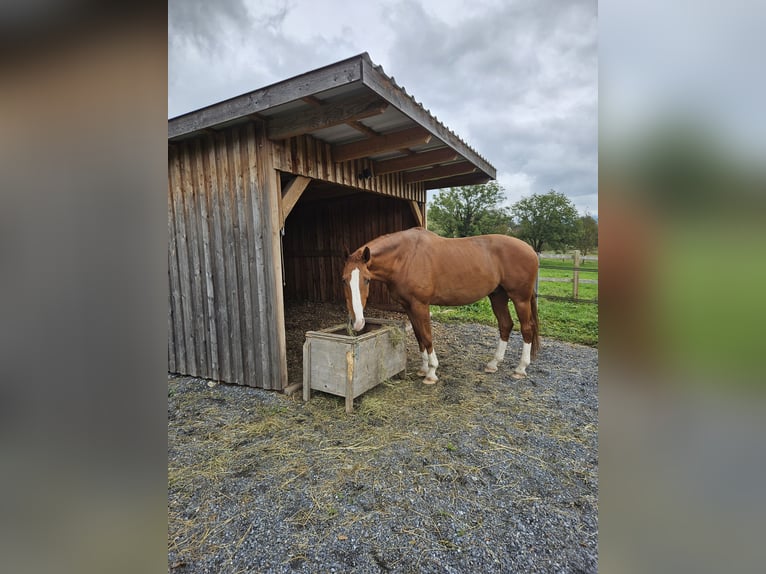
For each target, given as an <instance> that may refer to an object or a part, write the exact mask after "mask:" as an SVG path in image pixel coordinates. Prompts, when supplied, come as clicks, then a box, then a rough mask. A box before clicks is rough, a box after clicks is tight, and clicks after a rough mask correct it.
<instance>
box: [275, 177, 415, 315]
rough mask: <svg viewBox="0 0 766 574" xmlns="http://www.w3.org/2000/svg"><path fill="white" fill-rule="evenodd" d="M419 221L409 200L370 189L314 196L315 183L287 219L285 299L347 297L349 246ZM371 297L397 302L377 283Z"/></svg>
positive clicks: (372, 286) (374, 302)
mask: <svg viewBox="0 0 766 574" xmlns="http://www.w3.org/2000/svg"><path fill="white" fill-rule="evenodd" d="M416 225H417V223H416V221H415V218H414V216H413V215H412V211H411V209H410V207H409V205H408V203H407V201H404V200H399V199H392V198H390V197H384V196H380V195H375V194H370V193H355V194H352V195H348V196H343V197H336V198H333V199H321V200H319V199H316V200H312V199H311V188H310V187H309V189H308V190H306V192H304V197H303V198H301V200H300V201H299V202H298V203H297V205H296V206H295V208H294V209H293V211H292V212H291V213H290V216H289V217H288V218H287V221H286V222H285V235H284V237H283V249H284V260H285V261H284V269H285V299H290V300H300V301H343V288H342V285H341V282H340V276H341V273H342V271H343V264H344V261H345V249H346V248H348V249H349V250H351V251H353V250H355V249H357V248H358V247H361V246H362V245H363V244H364V243H366V242H367V241H369V240H370V239H374V238H375V237H378V236H379V235H383V234H385V233H392V232H394V231H400V230H402V229H408V228H410V227H414V226H416ZM369 301H370V303H373V304H383V305H390V304H393V302H392V301H391V299H390V298H389V296H388V290H387V289H386V288H385V287H384V286H383V285H381V284H379V283H377V282H373V283H372V284H371V289H370V299H369Z"/></svg>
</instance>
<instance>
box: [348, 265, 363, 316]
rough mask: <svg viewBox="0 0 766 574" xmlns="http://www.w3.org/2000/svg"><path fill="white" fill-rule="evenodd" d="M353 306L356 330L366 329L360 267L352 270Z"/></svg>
mask: <svg viewBox="0 0 766 574" xmlns="http://www.w3.org/2000/svg"><path fill="white" fill-rule="evenodd" d="M350 285H351V308H352V309H353V310H354V331H361V330H362V329H364V310H363V309H362V293H361V291H359V269H354V270H353V271H352V272H351V281H350Z"/></svg>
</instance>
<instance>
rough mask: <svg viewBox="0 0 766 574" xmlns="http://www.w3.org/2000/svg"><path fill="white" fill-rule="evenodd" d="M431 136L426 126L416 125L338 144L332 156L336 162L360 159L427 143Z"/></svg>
mask: <svg viewBox="0 0 766 574" xmlns="http://www.w3.org/2000/svg"><path fill="white" fill-rule="evenodd" d="M431 137H432V136H431V133H430V132H429V131H428V130H426V129H425V128H421V127H414V128H410V129H406V130H401V131H398V132H393V133H390V134H385V135H380V136H376V137H374V138H369V139H366V140H362V141H358V142H352V143H347V144H342V145H336V146H334V147H333V150H332V158H333V161H334V162H336V163H340V162H344V161H349V160H352V159H359V158H361V157H367V156H370V155H374V154H376V153H383V152H386V151H391V150H393V149H400V148H407V147H410V146H414V145H422V144H426V143H428V142H430V141H431Z"/></svg>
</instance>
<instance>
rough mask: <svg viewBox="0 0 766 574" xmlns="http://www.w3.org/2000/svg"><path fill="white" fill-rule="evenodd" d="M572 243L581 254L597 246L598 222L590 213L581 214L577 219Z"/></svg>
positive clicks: (585, 253)
mask: <svg viewBox="0 0 766 574" xmlns="http://www.w3.org/2000/svg"><path fill="white" fill-rule="evenodd" d="M574 245H575V247H577V249H579V250H580V251H581V252H582V254H583V255H587V254H588V251H591V250H592V249H594V248H595V247H598V222H597V221H596V220H595V219H594V218H593V216H592V215H583V216H581V217H579V218H578V219H577V234H576V237H575V243H574Z"/></svg>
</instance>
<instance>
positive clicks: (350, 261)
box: [343, 247, 371, 331]
mask: <svg viewBox="0 0 766 574" xmlns="http://www.w3.org/2000/svg"><path fill="white" fill-rule="evenodd" d="M369 262H370V248H369V247H365V248H364V249H361V250H360V249H358V250H356V251H355V252H354V253H352V254H351V255H349V256H348V258H347V259H346V265H345V267H343V294H344V295H345V297H346V308H347V309H348V318H349V320H350V321H351V325H352V327H353V329H354V331H361V330H362V329H364V307H365V305H367V296H368V295H369V294H370V278H371V274H370V271H369V270H368V269H367V264H368V263H369Z"/></svg>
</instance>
